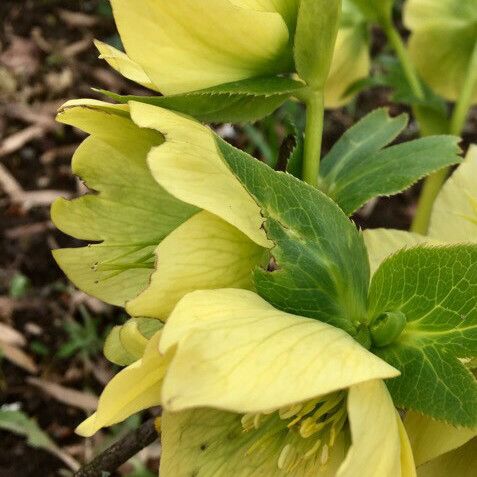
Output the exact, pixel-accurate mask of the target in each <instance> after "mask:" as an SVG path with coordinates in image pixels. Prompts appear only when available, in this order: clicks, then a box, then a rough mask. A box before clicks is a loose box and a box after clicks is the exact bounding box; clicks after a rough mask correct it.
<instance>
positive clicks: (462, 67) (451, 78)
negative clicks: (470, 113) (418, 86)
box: [404, 0, 477, 103]
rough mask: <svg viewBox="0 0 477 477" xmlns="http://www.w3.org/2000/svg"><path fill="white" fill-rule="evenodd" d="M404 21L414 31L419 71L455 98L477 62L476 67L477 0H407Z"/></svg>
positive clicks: (476, 94)
mask: <svg viewBox="0 0 477 477" xmlns="http://www.w3.org/2000/svg"><path fill="white" fill-rule="evenodd" d="M404 23H405V25H406V27H407V28H409V30H411V33H412V34H411V37H410V40H409V53H410V55H411V58H412V61H413V62H414V64H415V65H416V67H417V70H418V72H419V74H420V75H421V76H422V78H423V79H424V80H425V81H426V82H427V83H429V85H430V86H431V87H432V88H433V89H434V90H435V91H436V92H437V93H439V94H440V95H442V96H443V97H445V98H446V99H449V100H452V101H455V100H456V99H457V98H459V96H460V94H461V91H462V89H463V86H464V83H465V81H466V77H467V74H468V71H469V68H470V67H471V66H470V65H471V64H472V63H474V66H473V68H474V71H475V64H477V63H475V62H476V61H477V26H476V25H477V2H475V0H407V2H406V4H405V9H404ZM469 74H475V72H471V73H469ZM473 102H474V103H477V88H475V91H474V93H473Z"/></svg>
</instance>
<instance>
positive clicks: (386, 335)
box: [369, 311, 407, 348]
mask: <svg viewBox="0 0 477 477" xmlns="http://www.w3.org/2000/svg"><path fill="white" fill-rule="evenodd" d="M406 323H407V319H406V315H405V314H404V313H403V312H402V311H391V312H385V313H381V314H380V315H379V316H377V317H376V318H375V319H374V320H373V321H372V322H371V325H370V327H369V330H370V333H371V340H372V342H373V345H374V346H377V347H378V348H382V347H384V346H388V345H390V344H392V343H394V342H395V341H396V340H397V339H398V338H399V337H400V336H401V333H402V332H403V330H404V328H405V327H406Z"/></svg>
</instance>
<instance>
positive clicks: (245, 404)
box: [160, 289, 399, 413]
mask: <svg viewBox="0 0 477 477" xmlns="http://www.w3.org/2000/svg"><path fill="white" fill-rule="evenodd" d="M176 345H177V352H176V355H175V357H174V360H173V362H172V363H171V366H170V371H169V372H168V374H167V377H166V379H165V382H164V389H163V398H164V399H163V402H164V406H165V407H166V408H167V409H168V410H171V411H178V410H183V409H187V408H192V407H201V406H204V407H214V408H218V409H224V410H230V411H234V412H240V413H246V412H262V411H266V410H272V409H277V408H280V407H282V406H286V405H290V404H293V403H297V402H302V401H307V400H309V399H311V398H314V397H316V396H318V395H322V394H328V393H330V392H333V391H336V390H340V389H345V388H347V387H348V386H351V385H353V384H357V383H361V382H364V381H368V380H371V379H376V378H390V377H395V376H398V375H399V372H398V371H397V370H395V369H394V368H392V367H391V366H389V365H388V364H387V363H385V362H384V361H382V360H381V359H379V358H377V357H376V356H374V355H373V354H371V353H369V352H368V351H366V350H365V349H364V348H363V347H361V345H359V344H358V343H357V342H356V341H355V340H353V338H351V336H349V335H348V334H346V333H345V332H344V331H342V330H340V329H337V328H334V327H332V326H329V325H327V324H324V323H321V322H319V321H317V320H312V319H308V318H303V317H298V316H295V315H290V314H287V313H284V312H281V311H279V310H277V309H275V308H273V307H272V306H271V305H270V304H268V303H267V302H266V301H264V300H263V299H262V298H260V297H259V296H258V295H256V294H255V293H253V292H250V291H246V290H234V289H227V290H213V291H198V292H194V293H191V294H189V295H187V296H186V297H185V298H183V299H182V300H181V301H180V302H179V303H178V305H177V307H176V308H175V309H174V311H173V313H172V314H171V316H170V317H169V320H168V322H167V323H166V326H165V328H164V334H163V339H162V340H161V345H160V349H161V351H162V352H163V353H165V352H166V351H167V350H169V349H171V348H173V347H174V346H176Z"/></svg>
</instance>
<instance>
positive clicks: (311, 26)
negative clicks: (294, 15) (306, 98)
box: [294, 0, 341, 89]
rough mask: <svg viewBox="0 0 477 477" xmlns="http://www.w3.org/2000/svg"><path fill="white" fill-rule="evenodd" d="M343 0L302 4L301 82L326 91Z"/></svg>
mask: <svg viewBox="0 0 477 477" xmlns="http://www.w3.org/2000/svg"><path fill="white" fill-rule="evenodd" d="M340 17H341V0H301V2H300V8H299V11H298V21H297V27H296V33H295V48H294V50H295V51H294V52H295V65H296V69H297V72H298V74H299V75H300V78H302V79H303V80H304V81H306V83H307V84H309V85H310V86H311V87H312V88H317V89H322V88H323V87H324V85H325V83H326V80H327V78H328V75H329V73H330V68H331V61H332V59H333V53H334V49H335V43H336V37H337V35H338V28H339V26H340Z"/></svg>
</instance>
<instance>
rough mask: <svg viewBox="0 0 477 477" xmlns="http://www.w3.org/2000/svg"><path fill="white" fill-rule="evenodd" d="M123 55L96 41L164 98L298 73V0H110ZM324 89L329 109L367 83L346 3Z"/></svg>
mask: <svg viewBox="0 0 477 477" xmlns="http://www.w3.org/2000/svg"><path fill="white" fill-rule="evenodd" d="M111 3H112V7H113V13H114V18H115V20H116V24H117V27H118V30H119V34H120V36H121V40H122V42H123V44H124V47H125V50H126V54H125V53H122V52H121V51H119V50H117V49H115V48H113V47H111V46H109V45H106V44H105V43H102V42H96V46H97V47H98V49H99V51H100V54H101V57H102V58H104V59H105V60H106V61H107V62H108V63H109V64H110V65H111V66H112V67H113V68H115V69H116V70H118V71H119V72H120V73H121V74H123V75H124V76H126V77H127V78H129V79H131V80H133V81H135V82H137V83H139V84H142V85H144V86H146V87H147V88H150V89H152V90H155V91H159V92H161V93H162V94H164V95H174V94H181V93H187V92H191V91H197V90H201V89H204V88H208V87H213V86H218V85H221V84H224V83H230V82H234V81H239V80H245V79H248V78H254V77H260V76H270V75H276V74H288V73H294V72H295V67H294V60H293V44H294V35H295V29H296V24H297V17H298V9H299V5H300V1H299V0H210V1H208V2H207V5H204V4H203V3H202V2H200V1H197V0H175V1H174V2H170V1H167V0H137V1H135V2H133V3H131V2H130V1H128V0H112V2H111ZM344 10H345V16H346V23H344V24H343V27H342V29H341V31H340V33H339V35H338V40H337V48H336V52H335V57H334V62H333V66H332V70H331V74H330V78H329V80H328V83H327V88H326V89H327V94H326V98H327V103H328V105H329V106H332V107H335V106H336V105H338V104H342V103H343V101H344V99H343V94H344V93H345V91H346V90H347V89H348V87H349V86H350V85H351V84H352V83H354V82H355V81H356V80H358V79H361V78H365V77H367V75H368V72H369V66H370V60H369V52H368V41H367V31H366V25H365V23H364V21H363V18H362V17H361V16H360V14H359V13H358V12H357V11H356V9H353V8H352V7H351V5H350V4H349V2H348V0H346V1H345V2H344Z"/></svg>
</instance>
